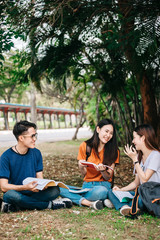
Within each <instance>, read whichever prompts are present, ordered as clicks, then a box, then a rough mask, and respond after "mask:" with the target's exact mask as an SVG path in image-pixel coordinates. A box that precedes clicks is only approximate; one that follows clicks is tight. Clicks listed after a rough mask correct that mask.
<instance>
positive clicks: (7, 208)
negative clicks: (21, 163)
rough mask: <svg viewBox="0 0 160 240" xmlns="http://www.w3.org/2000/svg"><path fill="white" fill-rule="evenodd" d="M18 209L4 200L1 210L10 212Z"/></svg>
mask: <svg viewBox="0 0 160 240" xmlns="http://www.w3.org/2000/svg"><path fill="white" fill-rule="evenodd" d="M16 211H18V209H17V208H15V207H14V206H13V205H12V204H9V203H6V202H2V205H1V212H3V213H8V212H16Z"/></svg>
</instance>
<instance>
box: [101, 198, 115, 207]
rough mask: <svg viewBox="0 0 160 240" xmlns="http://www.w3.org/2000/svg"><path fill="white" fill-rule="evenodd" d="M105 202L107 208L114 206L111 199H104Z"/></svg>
mask: <svg viewBox="0 0 160 240" xmlns="http://www.w3.org/2000/svg"><path fill="white" fill-rule="evenodd" d="M103 204H104V206H105V207H107V208H114V205H113V203H112V202H111V201H110V200H109V199H105V200H104V201H103Z"/></svg>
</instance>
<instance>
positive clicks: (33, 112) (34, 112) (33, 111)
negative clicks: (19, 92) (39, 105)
mask: <svg viewBox="0 0 160 240" xmlns="http://www.w3.org/2000/svg"><path fill="white" fill-rule="evenodd" d="M30 104H31V121H32V122H34V123H35V124H36V123H37V110H36V93H35V87H34V84H33V83H32V82H31V100H30Z"/></svg>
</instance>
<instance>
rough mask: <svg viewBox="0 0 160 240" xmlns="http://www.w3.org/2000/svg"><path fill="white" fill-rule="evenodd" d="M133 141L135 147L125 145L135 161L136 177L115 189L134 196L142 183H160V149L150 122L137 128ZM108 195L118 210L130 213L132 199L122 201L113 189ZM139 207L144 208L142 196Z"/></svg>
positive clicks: (125, 213) (123, 213) (128, 154)
mask: <svg viewBox="0 0 160 240" xmlns="http://www.w3.org/2000/svg"><path fill="white" fill-rule="evenodd" d="M132 143H133V144H134V147H133V146H132V145H131V146H129V145H127V146H125V149H124V152H125V154H126V155H127V156H129V157H130V158H131V159H132V161H133V164H134V168H135V169H134V170H135V175H136V176H135V179H134V181H133V182H131V183H130V184H129V185H127V186H125V187H122V188H119V187H117V186H115V187H114V188H113V190H117V191H124V192H126V191H129V192H130V193H131V194H132V195H133V196H134V190H135V189H136V187H137V186H139V185H140V184H143V183H145V182H150V181H153V182H158V183H160V150H159V146H158V141H157V137H156V134H155V131H154V129H153V127H152V126H150V125H148V124H143V125H140V126H138V127H136V128H135V130H134V132H133V141H132ZM108 196H109V199H108V202H109V201H111V202H112V204H113V205H114V207H115V208H116V210H120V213H121V214H122V215H125V216H126V215H129V214H130V209H131V205H132V200H129V201H128V202H127V203H123V202H120V201H119V200H118V198H117V197H116V196H115V195H114V194H113V192H112V191H111V190H110V191H109V193H108ZM111 202H110V205H111ZM138 208H139V209H141V210H143V209H144V204H143V202H142V200H141V198H140V197H139V199H138Z"/></svg>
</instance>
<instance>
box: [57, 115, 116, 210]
mask: <svg viewBox="0 0 160 240" xmlns="http://www.w3.org/2000/svg"><path fill="white" fill-rule="evenodd" d="M87 149H89V152H90V153H89V155H88V154H87ZM87 155H88V157H87ZM77 159H78V160H79V162H78V166H79V170H80V172H81V174H82V176H83V177H84V182H83V186H82V189H83V190H84V192H83V193H80V194H78V193H72V192H70V191H69V190H67V189H64V188H61V189H60V195H61V196H62V197H67V198H70V199H71V200H72V202H73V203H75V204H77V205H80V206H82V205H83V206H88V207H91V208H94V209H96V210H97V209H102V208H103V207H104V205H105V200H106V199H107V195H108V190H109V189H111V182H112V177H113V172H114V168H115V164H116V163H119V150H118V146H117V139H116V132H115V127H114V123H113V121H112V120H110V119H103V120H101V121H100V122H99V123H98V124H97V126H96V128H95V131H94V134H93V136H92V137H91V138H90V139H89V140H87V141H85V142H83V143H82V144H81V145H80V147H79V153H78V157H77ZM84 160H85V161H86V160H87V162H89V163H94V164H95V168H91V167H87V166H86V165H83V162H84ZM69 188H70V189H72V188H74V187H72V186H69ZM85 189H87V190H86V192H85Z"/></svg>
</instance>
